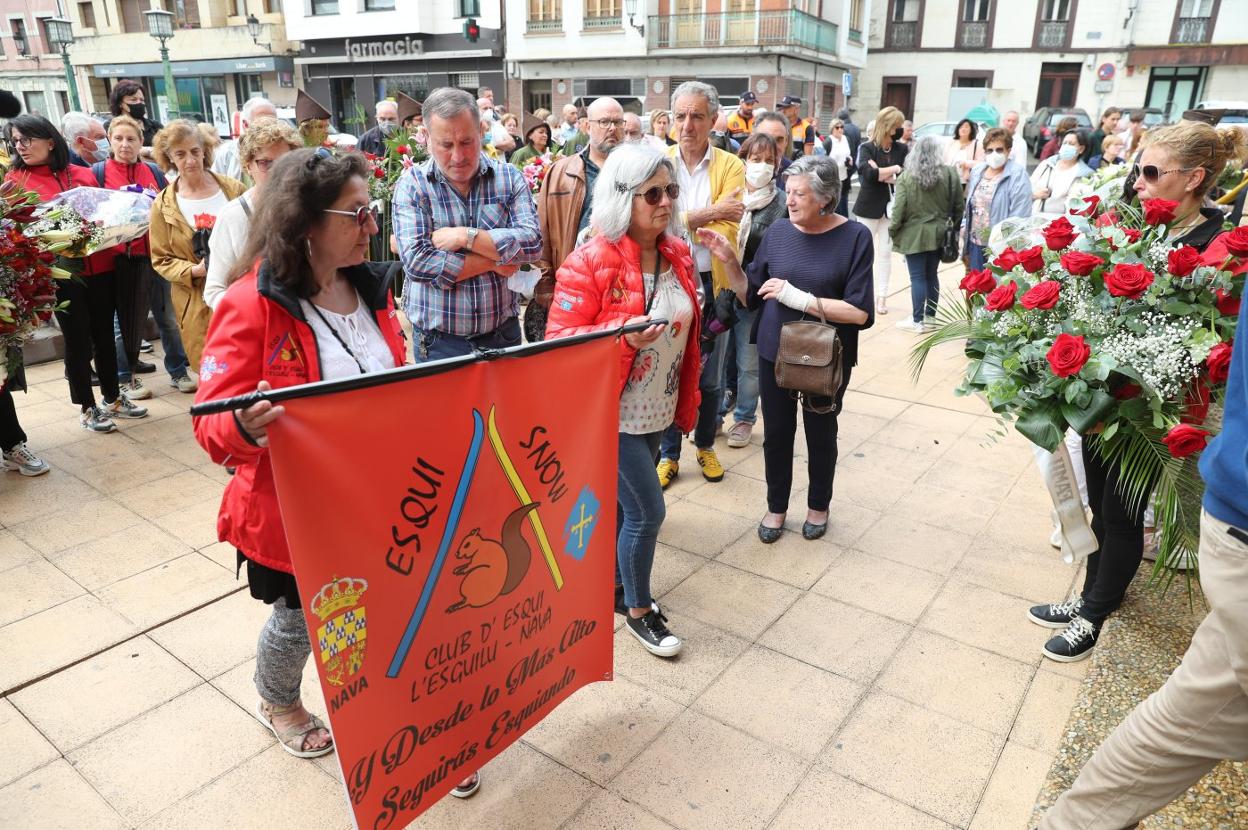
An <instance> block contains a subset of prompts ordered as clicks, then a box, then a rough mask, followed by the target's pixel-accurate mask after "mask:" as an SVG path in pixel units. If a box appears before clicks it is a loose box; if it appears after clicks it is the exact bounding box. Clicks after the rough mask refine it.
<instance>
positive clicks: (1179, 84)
mask: <svg viewBox="0 0 1248 830" xmlns="http://www.w3.org/2000/svg"><path fill="white" fill-rule="evenodd" d="M1236 7H1238V8H1236ZM1246 11H1248V8H1246V7H1245V4H1244V3H1243V2H1242V0H1097V2H1092V0H1009V2H1006V0H879V2H878V3H876V4H875V6H874V8H873V10H872V17H873V20H872V25H871V38H870V46H871V60H870V62H869V65H868V67H867V70H866V71H865V72H864V73H863V77H862V84H861V93H862V94H861V97H860V99H859V102H858V103H857V105H856V107H855V109H856V110H857V111H858V115H859V116H860V120H865V119H867V118H869V117H870V116H871V115H872V114H874V113H875V112H876V111H877V110H878V109H879V108H880V107H883V106H886V105H890V104H891V105H893V106H897V107H899V108H900V109H901V110H902V111H903V112H905V113H906V115H907V116H909V117H912V118H913V119H914V121H915V123H916V124H922V123H925V122H928V121H943V120H956V119H958V118H961V117H962V116H963V115H965V113H966V110H967V109H968V102H969V105H970V106H974V105H975V103H978V102H979V101H978V100H975V99H976V97H977V95H978V98H979V99H980V100H984V101H987V102H988V103H991V104H993V105H994V106H996V107H997V108H998V109H1000V110H1003V111H1004V110H1007V109H1016V110H1018V111H1019V112H1021V113H1023V114H1024V116H1025V115H1026V114H1027V113H1029V112H1031V111H1033V110H1035V109H1037V108H1039V107H1081V108H1083V109H1085V110H1087V112H1088V113H1089V114H1090V115H1091V116H1092V118H1093V119H1094V120H1095V119H1096V117H1097V114H1098V113H1099V112H1100V111H1101V110H1103V109H1105V108H1106V107H1108V106H1117V107H1120V108H1123V107H1141V106H1149V107H1157V108H1158V109H1160V110H1162V112H1163V114H1164V117H1165V119H1166V120H1175V119H1177V118H1178V117H1179V115H1180V114H1181V113H1182V112H1183V110H1185V109H1189V108H1191V107H1194V106H1195V105H1196V104H1197V103H1198V102H1200V101H1203V100H1208V99H1233V100H1239V101H1243V100H1245V99H1248V14H1246V13H1245V12H1246Z"/></svg>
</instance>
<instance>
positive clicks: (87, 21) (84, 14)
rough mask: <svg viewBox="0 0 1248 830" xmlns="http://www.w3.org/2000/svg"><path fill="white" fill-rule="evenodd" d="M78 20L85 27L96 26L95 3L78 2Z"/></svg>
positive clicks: (92, 27)
mask: <svg viewBox="0 0 1248 830" xmlns="http://www.w3.org/2000/svg"><path fill="white" fill-rule="evenodd" d="M78 22H79V23H81V24H82V27H83V28H84V29H94V28H95V4H94V3H90V2H87V3H79V4H78Z"/></svg>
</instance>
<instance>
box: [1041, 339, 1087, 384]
mask: <svg viewBox="0 0 1248 830" xmlns="http://www.w3.org/2000/svg"><path fill="white" fill-rule="evenodd" d="M1091 356H1092V350H1091V349H1090V348H1088V343H1087V341H1086V340H1084V339H1083V338H1082V337H1076V336H1075V335H1073V334H1066V333H1065V332H1063V333H1061V334H1059V335H1058V336H1057V339H1056V340H1054V341H1053V345H1052V346H1051V347H1049V352H1048V354H1046V355H1045V356H1044V358H1045V360H1047V361H1049V368H1050V369H1052V370H1053V374H1055V375H1057V376H1058V377H1059V378H1068V377H1070V376H1071V375H1076V374H1078V373H1079V370H1080V369H1082V368H1083V365H1084V364H1085V363H1087V362H1088V358H1089V357H1091Z"/></svg>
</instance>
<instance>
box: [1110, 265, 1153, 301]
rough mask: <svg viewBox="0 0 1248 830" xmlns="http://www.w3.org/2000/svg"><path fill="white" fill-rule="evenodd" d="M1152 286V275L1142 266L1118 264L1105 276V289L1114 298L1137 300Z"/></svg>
mask: <svg viewBox="0 0 1248 830" xmlns="http://www.w3.org/2000/svg"><path fill="white" fill-rule="evenodd" d="M1152 284H1153V273H1152V272H1151V271H1149V270H1148V269H1147V268H1145V267H1144V266H1143V265H1139V264H1136V265H1127V264H1126V263H1123V262H1120V263H1118V264H1117V265H1115V266H1114V269H1113V270H1112V271H1110V272H1109V273H1108V274H1106V275H1105V288H1106V290H1108V291H1109V293H1110V294H1112V295H1114V296H1115V297H1127V298H1129V299H1132V300H1134V299H1137V298H1139V296H1140V295H1141V294H1143V293H1144V292H1145V291H1147V290H1148V287H1149V286H1150V285H1152Z"/></svg>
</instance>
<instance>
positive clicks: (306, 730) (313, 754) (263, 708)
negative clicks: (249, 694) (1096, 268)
mask: <svg viewBox="0 0 1248 830" xmlns="http://www.w3.org/2000/svg"><path fill="white" fill-rule="evenodd" d="M298 708H299V704H298V703H294V704H291V705H290V706H271V705H269V704H267V703H265V702H264V701H263V700H259V701H257V702H256V711H255V716H256V720H258V721H260V723H262V724H264V727H265V728H266V729H268V730H269V731H270V732H272V733H273V736H274V737H275V738H277V742H278V743H279V744H281V745H282V749H284V750H286V751H287V752H289V753H290V754H291V755H293V756H295V757H296V758H319V757H321V756H322V755H328V754H329V753H331V752H333V751H334V738H333V736H332V735H330V738H329V743H328V744H326V745H325V746H323V747H321V748H320V749H304V748H303V747H305V746H307V743H308V735H310V734H312V733H313V732H315V731H316V730H318V729H324V730H325V731H326V732H328V731H329V727H327V726H326V725H325V722H324V721H322V720H321V719H320V718H319V717H317V716H316V715H314V714H312V713H311V712H309V713H308V719H307V721H305V722H304V723H303V724H300V725H298V726H291V727H288V728H286V729H283V730H281V731H280V732H279V731H278V729H277V727H276V726H274V725H273V716H274V715H284V714H287V713H288V712H293V711H295V710H296V709H298Z"/></svg>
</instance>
